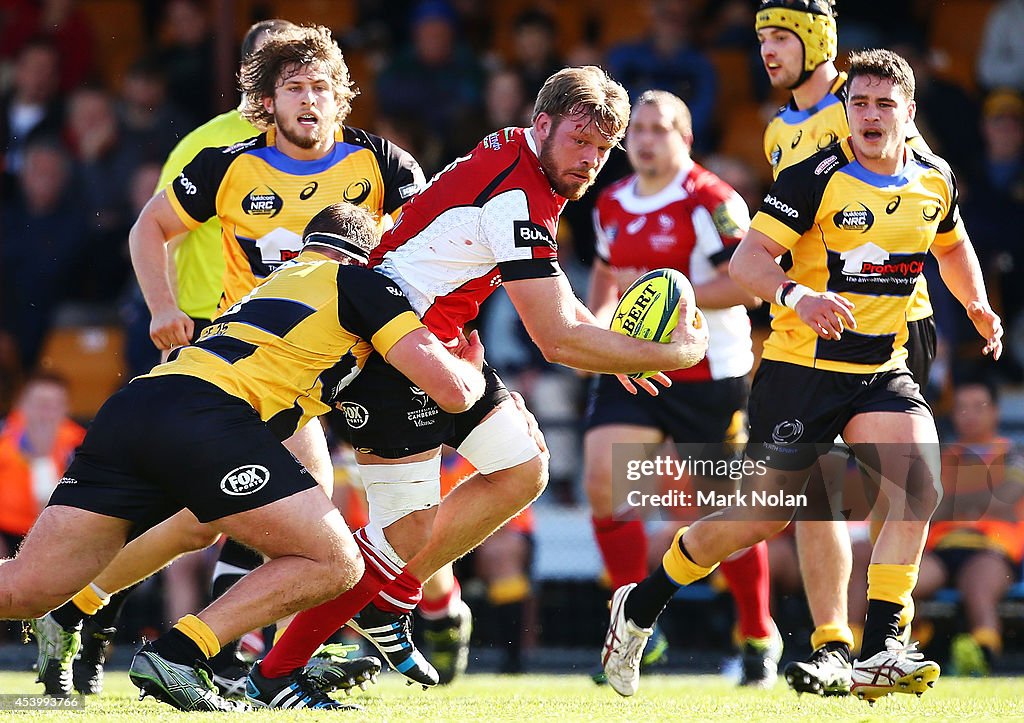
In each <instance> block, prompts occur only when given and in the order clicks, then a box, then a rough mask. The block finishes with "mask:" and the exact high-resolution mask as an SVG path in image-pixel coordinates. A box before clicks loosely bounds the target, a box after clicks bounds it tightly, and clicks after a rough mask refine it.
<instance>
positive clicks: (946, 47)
mask: <svg viewBox="0 0 1024 723" xmlns="http://www.w3.org/2000/svg"><path fill="white" fill-rule="evenodd" d="M994 6H995V0H946V1H945V2H942V3H935V7H934V9H933V13H934V15H933V16H932V23H931V32H930V37H929V41H930V45H931V47H932V49H933V50H934V51H936V52H937V53H938V54H939V56H940V61H941V66H942V67H941V72H942V75H943V76H944V77H945V78H947V79H948V80H951V81H953V82H955V83H958V84H959V85H961V86H962V87H964V88H965V89H967V90H974V88H975V85H976V81H975V72H976V63H977V57H978V48H979V47H980V45H981V38H982V34H983V32H984V30H985V19H986V18H987V17H988V14H989V11H991V10H992V8H993V7H994Z"/></svg>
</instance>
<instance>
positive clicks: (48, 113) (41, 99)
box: [0, 40, 63, 199]
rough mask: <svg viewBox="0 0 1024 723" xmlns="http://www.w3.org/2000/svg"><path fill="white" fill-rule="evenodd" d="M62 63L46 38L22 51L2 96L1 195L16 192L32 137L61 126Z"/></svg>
mask: <svg viewBox="0 0 1024 723" xmlns="http://www.w3.org/2000/svg"><path fill="white" fill-rule="evenodd" d="M59 63H60V56H59V55H58V54H57V49H56V48H55V47H54V46H53V45H52V44H50V43H49V42H47V41H44V40H35V41H32V42H30V43H28V44H26V45H25V46H24V47H23V48H22V49H21V52H20V53H18V56H17V60H16V61H15V65H14V74H13V83H12V87H11V89H10V90H9V91H8V92H7V93H5V94H4V95H3V96H2V97H0V168H2V169H3V178H2V179H0V198H3V199H7V198H10V196H11V194H12V193H13V192H14V186H15V184H16V178H15V177H16V176H17V175H18V173H19V171H21V168H22V164H23V157H24V150H25V147H26V146H27V145H28V143H29V141H31V140H32V138H34V137H36V136H40V135H55V134H56V133H58V132H59V130H60V124H61V118H62V117H63V109H62V106H61V101H60V96H59V95H58V92H57V91H58V85H57V75H58V71H57V68H58V65H59Z"/></svg>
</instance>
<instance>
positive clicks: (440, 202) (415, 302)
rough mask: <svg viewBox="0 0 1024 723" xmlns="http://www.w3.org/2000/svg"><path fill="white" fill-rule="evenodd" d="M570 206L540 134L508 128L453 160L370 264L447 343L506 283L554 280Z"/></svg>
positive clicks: (391, 232) (416, 200) (404, 211)
mask: <svg viewBox="0 0 1024 723" xmlns="http://www.w3.org/2000/svg"><path fill="white" fill-rule="evenodd" d="M565 203H566V199H564V198H563V197H561V196H559V195H558V194H557V193H555V191H554V189H553V188H552V187H551V183H550V182H549V181H548V178H547V176H545V175H544V171H543V170H541V165H540V159H539V158H538V155H537V146H536V143H535V141H534V139H533V132H532V131H531V130H530V129H526V128H505V129H504V130H501V131H497V132H495V133H492V134H490V135H489V136H487V137H486V138H484V139H483V141H481V142H480V143H479V144H478V145H477V147H476V148H474V149H473V150H472V151H471V152H470V153H469V155H466V156H462V157H461V158H456V159H455V160H454V161H452V163H450V164H449V165H448V166H446V167H445V168H444V169H443V170H441V171H440V172H439V173H438V174H437V175H435V176H434V177H433V178H432V179H431V180H430V182H429V183H427V185H426V186H425V187H424V189H423V190H422V191H421V192H420V193H419V195H417V196H415V197H414V198H413V199H412V200H411V201H409V202H407V203H406V204H405V205H404V206H403V207H402V213H401V215H400V216H399V218H398V222H397V223H396V224H395V225H394V227H393V228H391V229H390V230H388V232H387V233H386V234H384V238H383V239H382V240H381V243H380V246H378V247H377V249H376V250H375V251H374V252H373V254H372V255H371V257H370V265H371V266H376V267H378V271H381V272H383V273H384V274H386V275H387V276H389V277H390V278H391V279H393V280H394V281H395V282H396V283H397V284H398V285H399V286H400V287H401V288H402V290H403V291H404V292H405V295H406V296H407V297H408V298H409V301H410V303H411V304H412V307H413V309H415V311H416V313H417V314H419V315H420V317H421V318H422V320H423V323H424V324H425V325H426V326H427V328H429V329H430V330H431V331H432V332H434V334H436V335H437V336H438V338H440V339H441V340H443V341H450V340H452V339H454V338H455V337H456V336H457V335H458V334H459V332H461V331H462V328H463V326H464V325H465V324H466V323H467V322H469V321H472V320H473V319H474V318H476V315H477V312H478V311H479V308H480V304H482V303H483V301H484V300H485V299H486V298H487V297H488V296H490V294H491V293H492V292H493V291H494V289H496V288H497V287H498V286H499V285H500V284H501V283H502V281H518V280H521V279H533V278H544V277H551V276H557V275H558V274H560V273H562V271H561V269H560V268H559V266H558V261H557V259H556V252H557V246H556V244H555V237H556V234H557V230H558V216H559V214H560V213H561V212H562V209H563V208H564V207H565Z"/></svg>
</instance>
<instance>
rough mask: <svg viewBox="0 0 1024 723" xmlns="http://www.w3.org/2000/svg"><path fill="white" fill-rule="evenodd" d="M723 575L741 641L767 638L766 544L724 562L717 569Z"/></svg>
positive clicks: (771, 627)
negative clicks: (736, 619) (742, 638)
mask: <svg viewBox="0 0 1024 723" xmlns="http://www.w3.org/2000/svg"><path fill="white" fill-rule="evenodd" d="M718 569H719V570H721V571H722V574H723V575H725V579H726V581H727V582H728V583H729V590H730V592H732V599H733V600H735V601H736V617H737V618H739V628H740V635H741V636H742V637H744V638H767V637H769V636H770V635H772V633H773V632H774V628H775V626H774V623H773V622H772V613H771V609H770V608H769V603H770V587H769V571H768V545H766V544H765V543H764V542H759V543H757V544H756V545H754V546H753V547H750V548H749V549H747V550H746V552H744V553H743V554H742V555H740V556H739V557H737V558H735V559H729V560H725V561H724V562H723V563H722V564H721V565H719V567H718Z"/></svg>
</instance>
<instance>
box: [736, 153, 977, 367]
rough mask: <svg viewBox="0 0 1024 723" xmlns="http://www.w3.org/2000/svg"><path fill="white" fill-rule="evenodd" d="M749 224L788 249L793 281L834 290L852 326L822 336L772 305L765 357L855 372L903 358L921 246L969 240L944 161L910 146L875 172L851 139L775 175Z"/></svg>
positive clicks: (924, 249) (900, 362) (793, 314)
mask: <svg viewBox="0 0 1024 723" xmlns="http://www.w3.org/2000/svg"><path fill="white" fill-rule="evenodd" d="M751 228H754V229H757V230H758V231H760V232H761V233H764V234H765V235H767V236H769V237H770V238H772V239H774V240H775V241H776V242H778V243H779V244H781V245H782V246H785V247H786V248H787V249H789V251H790V253H791V255H792V259H793V265H792V268H790V269H789V271H788V275H789V277H790V278H791V279H793V280H794V281H797V282H799V283H801V284H805V285H806V286H809V287H810V288H812V289H814V290H815V291H834V292H836V293H839V294H842V295H843V296H845V297H846V298H848V299H849V300H850V301H852V302H853V303H854V304H855V308H854V310H853V314H854V317H855V318H856V319H857V329H856V331H854V330H851V329H847V330H846V331H844V332H843V335H842V339H841V340H839V341H835V340H825V339H821V338H820V337H818V335H817V334H815V333H814V332H813V331H811V329H810V328H809V327H808V326H807V325H806V324H804V323H803V322H802V321H800V318H799V317H798V316H797V314H796V312H795V311H793V310H792V309H788V308H785V307H780V306H777V305H775V304H773V305H772V314H773V319H772V333H771V336H770V337H769V338H768V340H767V341H766V342H765V345H764V358H765V359H775V360H778V361H785V362H792V363H794V364H802V365H804V366H812V367H815V368H818V369H826V370H830V371H839V372H853V373H870V372H875V371H882V370H886V369H892V368H895V367H897V366H901V365H905V359H906V356H907V352H906V349H905V348H904V343H905V342H906V338H907V323H906V322H907V309H908V307H909V302H910V298H911V295H912V294H913V293H914V287H915V283H916V281H917V278H918V276H920V274H921V272H922V270H923V269H924V260H925V257H926V255H927V253H928V249H929V248H930V247H931V245H932V244H933V243H935V244H939V245H940V246H950V245H954V244H956V243H959V242H960V241H963V240H965V239H966V238H967V234H966V231H965V230H964V226H963V223H962V222H961V220H960V215H959V212H958V210H957V192H956V181H955V179H954V178H953V174H952V171H950V169H949V166H948V165H947V164H946V163H945V161H943V160H942V159H940V158H938V157H937V156H934V155H931V154H928V153H923V152H921V151H918V150H915V149H909V148H908V157H907V162H906V164H905V166H904V169H903V170H902V172H901V173H900V174H899V175H897V176H880V175H878V174H876V173H872V172H871V171H869V170H868V169H866V168H864V167H863V166H862V165H861V164H860V163H858V162H857V160H856V159H855V158H854V155H853V151H852V150H851V148H850V144H849V139H844V140H843V141H842V142H840V143H837V144H835V145H833V146H831V147H829V148H826V149H825V150H823V151H819V152H818V153H815V154H814V155H812V156H810V157H809V158H807V159H805V160H804V161H801V162H800V163H798V164H796V165H795V166H791V167H790V168H787V169H786V170H785V171H783V172H782V173H781V174H779V177H778V179H777V180H776V181H775V183H774V184H773V185H772V187H771V190H769V192H768V195H767V196H766V197H765V199H764V201H763V202H762V203H761V208H760V211H758V213H757V215H756V216H755V217H754V220H753V221H752V222H751Z"/></svg>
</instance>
